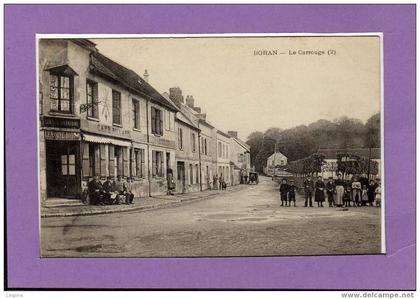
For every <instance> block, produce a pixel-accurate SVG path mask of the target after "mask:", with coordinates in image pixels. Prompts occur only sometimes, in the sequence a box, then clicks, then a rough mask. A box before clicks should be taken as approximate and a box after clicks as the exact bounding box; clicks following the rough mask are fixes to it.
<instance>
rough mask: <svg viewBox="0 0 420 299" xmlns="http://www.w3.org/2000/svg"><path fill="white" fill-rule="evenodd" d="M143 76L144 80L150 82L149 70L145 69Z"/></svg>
mask: <svg viewBox="0 0 420 299" xmlns="http://www.w3.org/2000/svg"><path fill="white" fill-rule="evenodd" d="M143 78H144V81H146V82H147V83H149V73H148V72H147V70H144V75H143Z"/></svg>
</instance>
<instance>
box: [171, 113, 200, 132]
mask: <svg viewBox="0 0 420 299" xmlns="http://www.w3.org/2000/svg"><path fill="white" fill-rule="evenodd" d="M176 120H177V121H180V122H182V123H183V124H185V125H187V126H189V127H191V128H192V129H194V130H197V131H199V130H200V129H199V128H198V127H197V126H196V125H195V124H194V123H193V122H192V121H191V120H190V119H189V118H188V116H187V115H185V114H184V113H183V112H182V111H181V112H178V113H177V114H176Z"/></svg>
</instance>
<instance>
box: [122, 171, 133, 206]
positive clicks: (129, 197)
mask: <svg viewBox="0 0 420 299" xmlns="http://www.w3.org/2000/svg"><path fill="white" fill-rule="evenodd" d="M132 181H133V180H132V178H130V177H128V178H127V182H124V190H125V191H126V194H125V203H126V204H128V205H131V204H132V203H133V200H134V193H133V186H132Z"/></svg>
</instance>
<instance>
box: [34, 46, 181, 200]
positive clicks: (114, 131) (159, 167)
mask: <svg viewBox="0 0 420 299" xmlns="http://www.w3.org/2000/svg"><path fill="white" fill-rule="evenodd" d="M39 91H40V94H39V100H40V103H39V104H40V109H39V111H40V135H39V152H40V161H39V162H40V188H41V198H42V200H45V199H46V198H48V197H69V198H77V197H79V196H80V193H81V191H82V190H83V189H84V188H85V187H86V185H87V182H88V181H89V180H90V179H91V178H93V177H94V176H98V177H100V178H101V180H105V179H106V177H108V176H110V177H116V176H123V177H132V178H133V179H134V182H133V191H134V193H135V196H150V195H154V194H164V193H166V192H167V172H168V171H169V170H170V169H174V167H175V147H176V144H175V141H176V132H175V113H176V112H177V108H176V107H175V106H174V105H172V104H171V103H170V102H169V101H167V100H166V99H165V98H164V97H162V96H161V95H160V94H159V93H158V92H156V90H154V89H153V87H151V86H150V85H149V84H148V83H147V82H146V81H145V80H143V79H142V78H141V77H140V76H138V75H137V74H136V73H135V72H133V71H131V70H130V69H128V68H125V67H123V66H121V65H119V64H118V63H116V62H114V61H112V60H111V59H109V58H107V57H105V56H104V55H102V54H101V53H99V52H98V51H97V49H96V48H95V44H94V43H92V42H90V41H88V40H85V39H71V40H70V39H68V40H64V39H42V40H40V41H39Z"/></svg>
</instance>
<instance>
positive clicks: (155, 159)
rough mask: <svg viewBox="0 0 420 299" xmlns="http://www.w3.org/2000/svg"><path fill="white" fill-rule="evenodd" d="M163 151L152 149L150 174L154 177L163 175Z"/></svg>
mask: <svg viewBox="0 0 420 299" xmlns="http://www.w3.org/2000/svg"><path fill="white" fill-rule="evenodd" d="M162 169H163V153H162V152H158V151H152V175H153V176H154V177H163V171H162Z"/></svg>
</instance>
